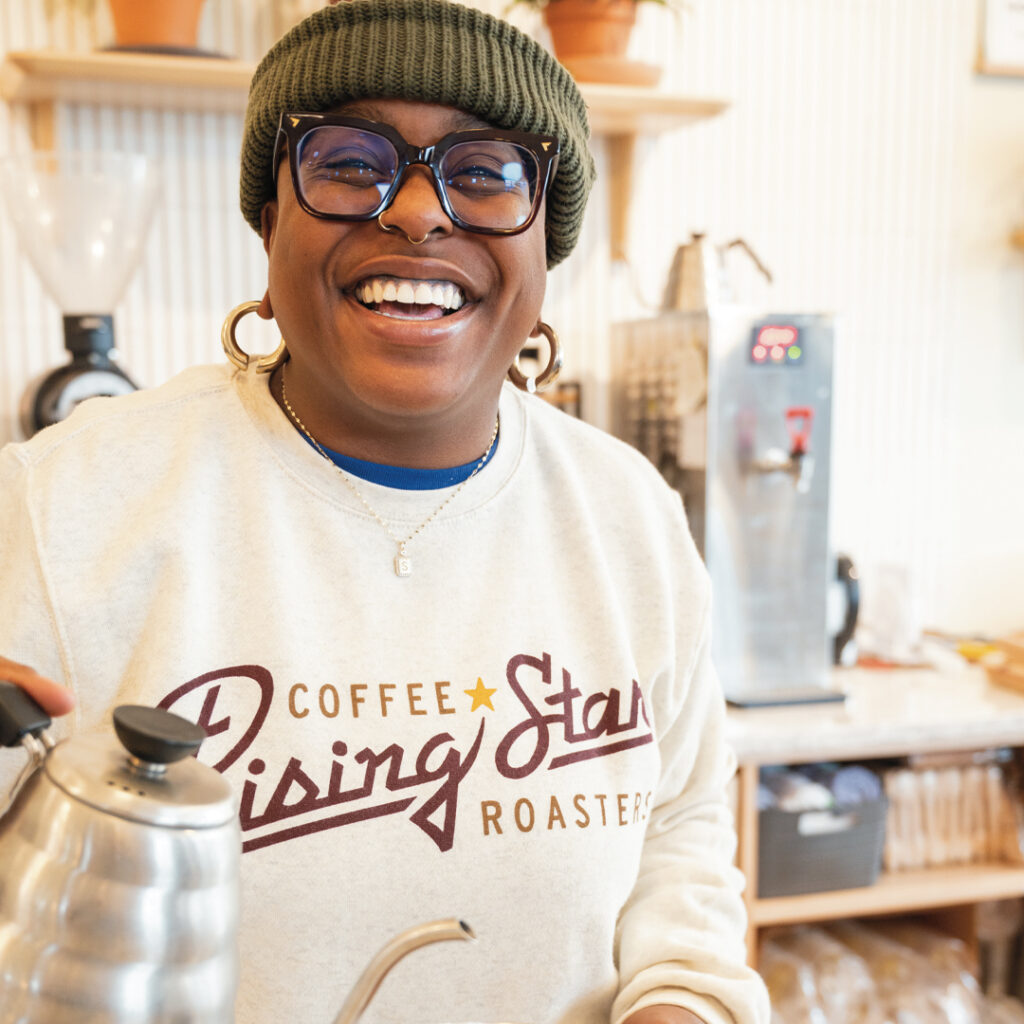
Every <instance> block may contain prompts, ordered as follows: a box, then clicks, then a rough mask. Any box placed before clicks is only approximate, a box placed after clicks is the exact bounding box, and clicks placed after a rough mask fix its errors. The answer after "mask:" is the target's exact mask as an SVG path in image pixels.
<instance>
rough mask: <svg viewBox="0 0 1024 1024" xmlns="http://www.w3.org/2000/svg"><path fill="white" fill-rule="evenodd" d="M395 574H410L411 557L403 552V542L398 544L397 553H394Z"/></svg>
mask: <svg viewBox="0 0 1024 1024" xmlns="http://www.w3.org/2000/svg"><path fill="white" fill-rule="evenodd" d="M395 575H396V576H411V575H412V559H411V558H410V557H409V556H408V555H407V554H406V553H405V544H404V543H403V544H399V545H398V554H397V555H395Z"/></svg>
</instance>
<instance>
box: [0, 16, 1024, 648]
mask: <svg viewBox="0 0 1024 1024" xmlns="http://www.w3.org/2000/svg"><path fill="white" fill-rule="evenodd" d="M316 5H317V4H316V0H248V2H247V0H208V2H207V7H206V9H205V11H204V15H203V21H202V25H201V36H200V43H201V45H202V46H204V47H206V48H208V49H211V50H217V51H220V52H224V53H228V54H231V55H232V56H238V57H241V58H243V59H246V60H255V59H256V58H257V57H258V56H259V54H260V53H261V52H262V51H263V49H265V48H266V46H267V45H269V43H270V42H271V41H272V39H273V38H274V35H275V33H276V32H277V31H278V30H279V28H280V27H281V26H282V25H283V24H285V23H286V22H287V20H288V19H289V18H290V17H292V15H293V13H294V12H295V11H301V10H303V9H311V8H312V7H315V6H316ZM481 6H485V7H487V8H488V9H490V10H492V11H495V12H500V11H501V10H503V9H504V8H505V6H506V5H505V4H504V3H503V2H502V0H485V2H483V3H481ZM511 16H512V17H513V19H514V20H516V21H517V22H518V23H519V24H521V25H522V26H524V27H526V28H528V29H535V28H536V30H537V31H538V32H542V30H540V29H539V28H537V23H536V18H535V16H534V15H533V13H532V12H530V11H527V10H525V9H523V8H518V9H515V10H514V11H513V13H512V15H511ZM976 16H977V11H976V0H898V2H894V0H688V2H687V5H686V7H685V10H684V11H683V13H682V14H681V15H678V16H675V17H674V16H673V15H671V14H670V13H669V12H667V11H666V10H665V9H664V8H661V7H659V6H656V5H653V4H646V5H643V7H642V13H641V26H640V31H639V33H638V35H637V36H636V38H635V39H634V43H633V53H634V55H636V56H637V57H640V58H642V59H644V60H647V61H650V62H655V63H658V64H661V65H663V66H664V67H665V68H666V71H665V77H664V84H665V85H666V86H669V87H671V88H673V89H675V90H678V91H683V92H690V93H693V94H697V95H709V96H715V97H720V98H724V99H728V100H729V101H730V103H731V106H730V108H729V111H728V112H727V113H726V114H725V115H724V116H722V117H720V118H717V119H715V120H713V121H709V122H705V123H702V124H700V125H697V126H694V127H691V128H687V129H681V130H678V131H673V132H671V133H669V134H668V135H666V136H664V137H661V138H659V139H657V140H644V141H642V142H641V144H640V145H639V146H638V160H639V173H638V175H637V177H636V194H635V197H634V200H633V221H632V225H631V230H630V237H629V252H630V261H629V266H623V265H619V266H611V265H609V263H608V261H607V250H606V248H605V244H604V239H605V237H606V233H607V217H606V210H605V198H606V197H605V193H604V189H603V184H599V187H598V189H597V190H596V194H595V197H594V201H593V202H592V204H591V208H590V211H589V212H588V219H587V222H586V224H585V228H584V235H583V239H582V242H581V246H580V249H579V251H578V252H577V253H576V254H574V256H573V257H572V258H571V259H570V261H569V262H568V263H567V264H566V265H565V266H563V267H561V268H559V269H558V270H556V271H555V272H554V274H553V275H552V276H551V281H550V285H549V301H548V303H547V306H546V310H545V318H546V319H547V320H549V321H550V322H551V323H552V324H553V325H554V326H555V327H556V328H557V329H558V330H559V331H560V333H561V334H562V336H563V338H564V339H565V341H566V344H567V348H568V355H569V367H568V370H567V373H568V374H570V375H574V376H576V377H578V378H579V379H581V380H582V381H583V382H584V386H585V389H586V391H587V405H586V408H587V410H588V414H589V415H590V417H591V418H593V419H595V420H597V421H598V422H601V421H602V420H603V410H604V403H603V397H602V395H603V389H604V386H605V385H606V383H607V374H608V371H607V367H608V364H609V359H608V350H607V347H608V329H607V324H608V322H609V320H610V319H611V318H612V317H615V318H618V319H628V318H633V317H636V316H639V315H645V314H646V313H647V312H649V311H650V307H651V306H652V305H655V304H656V303H657V302H658V300H659V299H660V296H661V291H662V287H663V284H664V280H665V276H666V273H667V270H668V266H669V263H670V261H671V257H672V254H673V252H674V250H675V247H676V246H677V245H678V244H679V243H680V242H682V241H684V240H685V239H686V238H688V237H689V234H690V232H691V231H693V230H705V231H707V232H708V233H709V234H710V235H711V237H712V238H714V239H716V240H720V241H725V240H728V239H732V238H734V237H736V236H738V235H742V236H743V237H744V238H746V239H747V241H748V242H750V243H751V244H752V245H753V246H754V248H755V249H756V250H757V251H758V252H759V254H760V255H761V256H762V258H763V259H764V260H765V262H766V263H768V264H769V266H770V267H771V269H772V271H773V272H774V274H775V277H776V285H775V287H774V289H773V292H772V293H771V295H770V302H771V304H772V305H773V306H774V307H775V308H776V309H778V310H783V309H789V310H796V309H799V310H829V311H836V312H838V313H840V314H841V315H842V319H843V333H842V338H841V343H840V345H841V347H840V351H839V355H838V371H837V381H836V413H835V423H836V437H835V442H834V467H835V468H834V474H835V475H834V495H835V504H834V512H833V536H834V541H835V546H836V547H837V549H841V550H844V551H846V552H848V553H850V554H851V555H852V556H853V557H854V559H855V560H856V561H857V562H858V564H859V565H860V567H861V571H862V575H863V577H864V585H865V589H866V591H868V592H870V587H871V584H872V580H873V579H878V578H879V577H880V573H881V567H885V566H896V567H899V568H901V569H903V570H905V571H906V572H907V574H908V576H909V579H910V580H911V586H912V592H913V596H914V598H915V600H916V603H917V607H918V610H919V614H920V621H921V622H922V623H923V624H924V625H927V626H931V627H937V628H946V629H951V630H963V631H981V632H987V633H999V632H1005V631H1008V630H1010V629H1014V628H1024V582H1022V580H1024V529H1022V527H1021V523H1022V521H1024V470H1022V468H1021V464H1022V459H1021V457H1020V452H1021V451H1022V450H1024V401H1022V400H1021V398H1020V397H1019V396H1024V253H1022V252H1021V251H1019V250H1014V249H1013V248H1012V247H1011V246H1010V244H1009V236H1010V233H1011V231H1012V230H1013V229H1015V228H1017V227H1021V226H1024V79H995V78H985V77H981V76H978V75H976V74H975V73H974V71H973V67H974V60H975V49H976V42H975V40H976V35H977V33H976ZM110 39H111V33H110V27H109V18H108V16H107V12H106V8H105V4H104V2H103V0H96V2H95V3H94V4H93V3H90V2H89V0H45V2H41V3H28V2H27V0H0V50H7V49H30V48H43V47H50V46H54V47H60V48H71V49H86V50H87V49H90V48H92V47H94V46H99V45H105V44H107V43H109V42H110ZM240 128H241V118H240V117H239V116H235V115H210V114H207V115H199V114H190V113H158V112H155V111H147V110H142V111H122V110H116V109H113V108H87V107H77V106H68V107H66V108H62V110H61V113H60V132H61V136H60V137H61V139H62V143H63V144H64V145H67V146H75V147H82V148H89V147H95V146H103V147H104V148H125V149H131V150H139V151H142V152H146V153H150V154H153V155H156V156H159V157H160V158H162V160H163V161H164V173H165V181H166V188H165V193H164V198H163V201H162V204H161V207H160V210H159V212H158V215H157V219H156V222H155V224H154V228H153V231H152V234H151V237H150V240H149V244H148V247H147V253H146V257H145V260H144V262H143V265H142V267H141V268H140V270H139V272H138V274H137V275H136V277H135V278H134V279H133V281H132V283H131V285H130V287H129V291H128V294H127V295H126V297H125V300H124V302H123V304H122V305H121V307H119V308H118V310H117V311H116V318H117V332H118V338H119V343H120V344H119V347H120V350H121V353H122V357H123V361H124V363H125V365H126V366H127V367H128V368H129V369H130V371H131V372H132V373H133V374H134V375H135V376H136V377H137V378H138V379H139V380H140V381H141V382H142V383H144V384H155V383H158V382H160V381H162V380H164V379H166V377H168V376H169V375H171V374H172V373H174V372H175V371H177V370H178V369H180V368H181V367H183V366H185V365H188V364H189V363H193V362H196V361H201V360H212V359H219V358H220V352H219V344H218V340H217V339H218V333H219V326H220V322H221V320H222V318H223V316H224V313H225V312H226V311H227V310H228V309H229V308H231V307H232V306H234V305H235V304H236V303H237V302H240V301H242V300H243V299H246V298H251V297H257V296H258V295H259V294H260V293H261V292H262V290H263V287H264V274H263V263H262V251H261V249H260V246H259V242H258V239H257V238H256V237H255V235H253V233H252V232H251V231H250V230H249V228H248V227H246V226H245V224H244V223H243V222H242V220H241V217H240V215H238V213H237V203H236V154H237V148H238V140H239V133H240ZM5 142H6V146H7V148H9V149H11V150H14V151H25V150H27V149H28V135H27V124H26V121H25V117H24V112H23V111H20V110H13V111H11V110H8V109H7V108H6V107H4V106H0V146H3V145H4V143H5ZM595 150H596V152H597V155H598V159H599V166H601V167H603V164H604V153H603V145H602V143H601V141H600V140H597V141H596V142H595ZM0 332H2V333H0V441H3V440H7V439H10V438H12V437H15V436H17V427H16V420H17V405H18V401H19V397H20V395H21V394H22V393H23V392H24V390H25V387H26V384H27V383H28V381H29V380H30V379H31V378H32V377H33V376H35V375H37V374H39V373H41V372H43V371H44V370H46V369H48V368H51V367H53V366H54V365H57V364H58V363H60V362H63V360H64V358H65V356H64V352H63V348H62V341H61V332H60V318H59V311H58V310H57V308H56V306H55V305H54V304H53V303H52V302H51V301H50V300H49V298H48V297H47V296H46V295H45V294H44V293H43V292H42V290H41V288H40V286H39V285H38V283H37V281H36V280H35V277H34V273H33V271H32V270H31V268H30V267H29V266H28V264H27V262H26V261H25V260H24V259H23V257H22V256H21V255H20V253H19V252H18V249H17V246H16V243H15V241H14V240H13V238H12V231H11V228H10V223H9V221H8V220H7V219H6V217H5V216H3V215H2V214H0ZM274 341H276V339H272V338H268V339H267V345H268V347H270V345H271V344H272V343H273V342H274Z"/></svg>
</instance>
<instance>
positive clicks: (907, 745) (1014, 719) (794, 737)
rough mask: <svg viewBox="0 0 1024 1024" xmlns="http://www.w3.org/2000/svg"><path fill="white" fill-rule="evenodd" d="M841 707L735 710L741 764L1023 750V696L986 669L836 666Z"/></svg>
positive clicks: (734, 736)
mask: <svg viewBox="0 0 1024 1024" xmlns="http://www.w3.org/2000/svg"><path fill="white" fill-rule="evenodd" d="M833 685H834V686H835V687H836V688H838V689H840V690H842V691H843V692H844V693H846V694H847V697H846V700H845V701H844V702H842V703H831V704H799V705H790V706H782V707H769V708H730V709H729V713H728V725H727V733H726V735H727V739H728V740H729V742H730V743H731V745H732V747H733V749H734V750H735V752H736V756H737V758H738V759H739V761H740V763H741V764H742V763H748V764H798V763H808V762H811V761H830V760H854V759H866V758H875V757H895V756H900V755H905V754H911V753H926V752H936V751H956V750H975V749H984V748H986V747H998V746H1024V694H1021V693H1017V692H1016V691H1014V690H1010V689H1005V688H1003V687H998V686H995V685H993V684H992V683H990V682H989V680H988V677H987V676H986V675H985V672H984V670H983V669H981V668H978V667H975V666H966V665H965V666H964V667H963V668H957V669H955V670H951V671H950V670H943V671H938V670H935V669H917V668H914V669H866V668H849V669H836V670H835V673H834V675H833Z"/></svg>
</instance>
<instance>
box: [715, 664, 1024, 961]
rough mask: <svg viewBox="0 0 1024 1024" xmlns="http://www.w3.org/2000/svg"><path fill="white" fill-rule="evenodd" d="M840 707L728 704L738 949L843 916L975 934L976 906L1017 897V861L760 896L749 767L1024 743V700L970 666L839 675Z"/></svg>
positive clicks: (1020, 872)
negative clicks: (913, 918) (742, 878)
mask: <svg viewBox="0 0 1024 1024" xmlns="http://www.w3.org/2000/svg"><path fill="white" fill-rule="evenodd" d="M836 681H837V684H838V685H839V686H840V687H841V688H842V689H844V690H845V691H846V692H847V694H848V698H847V700H846V702H845V704H843V705H838V704H831V705H825V704H820V705H803V706H796V707H779V708H760V709H756V710H754V709H742V710H741V709H735V710H730V712H729V738H730V740H731V742H732V744H733V747H734V749H735V751H736V754H737V757H738V760H739V773H738V791H737V796H738V803H737V827H738V831H739V852H738V862H739V866H740V867H741V868H742V869H743V871H744V873H745V874H746V876H747V880H748V881H747V909H748V913H749V917H750V928H749V932H748V942H747V948H748V954H749V957H750V960H751V962H752V963H756V962H757V954H758V943H759V939H760V935H761V933H762V932H763V931H764V929H766V928H769V927H771V926H773V925H784V924H798V923H804V922H813V921H827V920H835V919H839V918H848V917H869V916H878V915H887V914H910V913H921V912H928V913H929V914H932V915H934V916H935V918H936V919H937V920H938V921H940V922H941V923H942V925H943V927H945V928H946V929H947V930H949V931H950V932H952V933H953V934H957V935H959V936H961V937H963V938H966V939H968V940H972V939H973V937H974V936H973V933H974V918H973V908H974V905H975V904H977V903H979V902H982V901H986V900H999V899H1010V898H1014V897H1019V896H1024V865H1014V864H971V865H965V866H957V867H943V868H934V869H926V870H920V871H905V872H899V873H893V874H883V875H882V877H881V878H880V879H879V880H878V882H876V883H875V884H874V885H872V886H868V887H865V888H857V889H849V890H841V891H837V892H821V893H810V894H806V895H800V896H780V897H772V898H762V897H760V896H759V895H758V893H757V875H758V870H757V869H758V814H757V786H758V774H759V771H760V768H761V767H762V766H767V765H779V764H789V765H796V764H810V763H814V762H819V761H844V762H846V761H850V762H857V761H864V760H873V759H877V758H891V757H902V756H906V755H909V754H915V753H936V752H952V751H964V750H981V749H987V748H990V747H1024V696H1021V695H1019V694H1016V693H1013V692H1011V691H1008V690H1003V689H999V688H997V687H994V686H993V685H992V684H991V683H989V682H988V680H987V679H986V677H985V675H984V673H983V672H982V671H981V670H980V669H978V670H973V669H967V670H964V671H962V672H956V673H954V674H943V673H939V672H935V671H931V670H916V669H915V670H892V671H876V670H865V669H852V670H839V671H838V674H837V677H836Z"/></svg>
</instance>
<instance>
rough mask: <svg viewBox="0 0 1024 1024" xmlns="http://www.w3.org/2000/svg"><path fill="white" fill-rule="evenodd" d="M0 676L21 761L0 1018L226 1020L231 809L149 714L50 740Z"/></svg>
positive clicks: (0, 715)
mask: <svg viewBox="0 0 1024 1024" xmlns="http://www.w3.org/2000/svg"><path fill="white" fill-rule="evenodd" d="M49 725H50V722H49V719H48V718H47V717H46V715H45V713H43V712H42V710H41V709H40V708H39V707H38V705H36V704H35V702H34V701H32V700H31V698H29V697H28V696H27V694H25V693H24V692H23V691H22V690H20V689H18V688H17V687H15V686H13V685H12V684H10V683H0V744H2V745H3V746H14V745H16V744H17V743H19V742H20V743H22V744H23V745H24V746H25V747H27V748H28V750H29V755H30V760H29V763H28V765H26V769H25V771H24V772H23V773H22V775H21V777H20V778H19V780H18V783H17V784H16V785H15V790H14V792H13V794H12V796H11V800H10V802H9V805H8V806H7V807H6V809H5V810H2V816H0V1020H2V1021H3V1022H9V1021H16V1022H17V1024H85V1022H88V1024H93V1022H102V1024H171V1022H175V1024H180V1022H182V1021H188V1022H189V1024H230V1022H231V1021H233V1020H234V1003H235V994H236V990H237V985H238V953H237V946H238V913H239V861H240V855H241V833H240V830H239V825H238V814H237V805H236V801H235V798H234V796H233V794H232V792H231V789H230V787H229V786H228V784H227V782H226V781H225V780H224V779H223V778H222V777H221V776H220V775H219V774H218V773H217V772H216V771H214V770H213V769H212V768H209V767H207V766H205V765H203V764H201V763H200V762H199V761H197V760H195V759H194V758H193V757H191V756H189V755H192V754H194V753H195V752H196V751H197V750H198V749H199V745H200V743H201V742H202V740H203V738H204V736H205V734H204V733H203V730H202V729H200V728H199V727H198V726H196V725H193V724H192V723H191V722H188V721H186V720H185V719H183V718H179V717H178V716H177V715H173V714H171V713H170V712H167V711H163V710H160V709H158V708H147V707H138V706H124V707H120V708H117V709H116V710H115V712H114V730H115V732H116V734H117V735H116V738H115V737H114V736H105V735H100V736H91V735H89V736H85V735H83V736H76V737H74V738H72V739H69V740H65V741H63V742H61V743H54V742H53V740H52V739H51V738H50V737H49V735H48V734H47V732H46V729H47V728H48V727H49Z"/></svg>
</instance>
